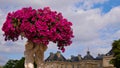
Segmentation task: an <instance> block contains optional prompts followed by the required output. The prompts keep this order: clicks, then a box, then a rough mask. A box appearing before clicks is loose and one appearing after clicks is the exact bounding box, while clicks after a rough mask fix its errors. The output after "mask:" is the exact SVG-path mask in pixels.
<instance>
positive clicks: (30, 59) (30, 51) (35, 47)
mask: <svg viewBox="0 0 120 68" xmlns="http://www.w3.org/2000/svg"><path fill="white" fill-rule="evenodd" d="M46 49H47V46H45V45H42V44H35V43H33V42H31V41H27V43H26V45H25V52H24V55H25V68H34V62H35V63H36V64H37V68H44V60H43V59H44V52H45V51H46Z"/></svg>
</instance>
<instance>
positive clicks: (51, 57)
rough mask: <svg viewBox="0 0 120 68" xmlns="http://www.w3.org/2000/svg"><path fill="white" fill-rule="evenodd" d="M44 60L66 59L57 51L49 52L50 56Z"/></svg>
mask: <svg viewBox="0 0 120 68" xmlns="http://www.w3.org/2000/svg"><path fill="white" fill-rule="evenodd" d="M45 61H66V58H65V57H64V56H63V55H62V54H61V53H60V51H57V53H55V54H54V53H52V52H51V53H50V56H49V57H48V58H47V59H46V60H45Z"/></svg>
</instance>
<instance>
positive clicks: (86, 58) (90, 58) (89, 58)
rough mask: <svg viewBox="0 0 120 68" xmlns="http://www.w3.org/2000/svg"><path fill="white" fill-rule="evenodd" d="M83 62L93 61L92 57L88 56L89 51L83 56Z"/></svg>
mask: <svg viewBox="0 0 120 68" xmlns="http://www.w3.org/2000/svg"><path fill="white" fill-rule="evenodd" d="M83 59H84V60H94V58H93V56H92V55H91V54H90V52H89V51H87V55H85V56H84V58H83Z"/></svg>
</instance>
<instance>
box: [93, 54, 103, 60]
mask: <svg viewBox="0 0 120 68" xmlns="http://www.w3.org/2000/svg"><path fill="white" fill-rule="evenodd" d="M103 56H104V54H98V56H97V57H96V58H95V60H102V59H103Z"/></svg>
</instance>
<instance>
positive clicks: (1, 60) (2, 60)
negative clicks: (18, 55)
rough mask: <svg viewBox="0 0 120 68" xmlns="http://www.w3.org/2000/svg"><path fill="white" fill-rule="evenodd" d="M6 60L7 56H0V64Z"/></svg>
mask: <svg viewBox="0 0 120 68" xmlns="http://www.w3.org/2000/svg"><path fill="white" fill-rule="evenodd" d="M6 62H7V58H5V57H3V56H0V66H3V65H4V64H5V63H6Z"/></svg>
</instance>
